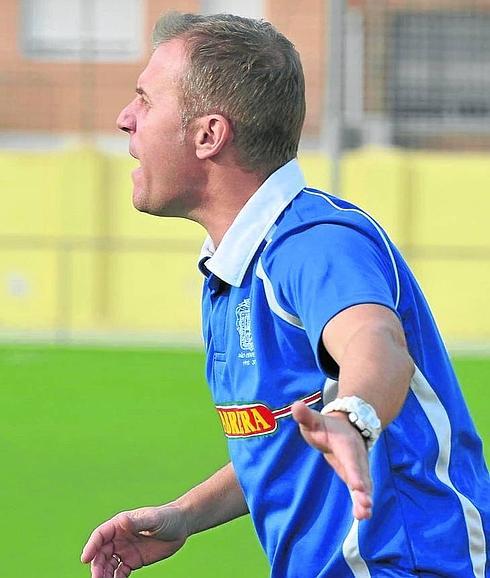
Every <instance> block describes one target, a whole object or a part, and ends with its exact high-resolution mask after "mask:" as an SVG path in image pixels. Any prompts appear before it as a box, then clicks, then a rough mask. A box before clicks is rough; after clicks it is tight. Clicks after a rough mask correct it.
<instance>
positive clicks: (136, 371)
mask: <svg viewBox="0 0 490 578" xmlns="http://www.w3.org/2000/svg"><path fill="white" fill-rule="evenodd" d="M456 369H457V371H458V374H459V376H460V379H461V381H462V383H463V386H464V391H465V395H466V398H467V400H468V403H469V405H470V407H471V410H472V413H473V415H474V418H475V420H476V422H477V424H478V427H479V429H480V432H481V434H482V436H483V438H484V439H485V440H487V442H490V420H489V418H488V415H489V414H490V398H489V396H488V395H485V394H486V392H487V388H486V386H488V384H489V383H490V359H470V358H461V359H457V360H456ZM0 409H1V416H2V417H1V421H0V450H1V459H2V463H1V472H2V475H1V483H0V502H1V519H2V523H1V529H0V543H1V544H2V561H1V571H0V574H1V578H79V577H80V578H81V577H84V576H85V577H87V576H88V575H89V571H88V569H87V568H86V567H83V566H82V565H81V564H80V563H79V561H78V560H79V555H80V550H81V548H82V545H83V543H84V541H85V539H86V538H87V536H88V534H89V533H90V531H91V529H92V528H93V527H94V526H95V525H97V524H98V523H100V522H102V521H103V520H104V519H106V518H108V517H110V516H111V515H113V514H114V513H115V512H117V511H120V510H125V509H130V508H134V507H138V506H143V505H150V504H160V503H163V502H165V501H168V500H171V499H172V498H174V497H176V496H177V495H179V494H181V493H183V492H184V491H185V490H186V489H188V488H189V487H190V486H192V485H193V484H195V483H197V482H199V481H201V480H202V479H204V478H205V477H207V476H208V475H209V474H211V473H212V472H213V471H215V470H216V469H217V468H219V467H220V466H221V465H222V464H224V463H225V461H226V449H225V442H224V439H223V436H222V434H221V432H220V426H219V423H218V418H217V417H216V415H215V412H214V410H213V406H212V403H211V400H210V396H209V393H208V391H207V388H206V386H205V383H204V377H203V355H202V354H201V353H199V352H192V351H174V350H163V351H162V350H157V349H150V350H145V349H131V350H129V349H117V348H106V349H92V348H76V347H73V348H68V347H66V348H61V347H37V346H22V347H21V346H2V347H0ZM488 455H489V454H488V447H487V457H488ZM137 575H139V576H142V577H144V576H146V577H147V578H151V577H152V576H154V577H157V576H162V577H163V576H169V577H172V578H191V577H197V576H199V578H207V577H209V578H225V577H226V578H229V576H230V575H232V576H233V578H245V577H246V578H249V576H258V577H266V576H267V575H268V572H267V563H266V561H265V558H264V555H263V554H262V551H261V550H260V548H259V546H258V544H257V542H256V539H255V535H254V531H253V529H252V527H251V524H250V522H249V520H248V518H242V519H241V520H238V521H235V522H233V523H231V524H229V525H228V526H226V527H222V528H217V529H215V530H211V531H209V532H205V533H204V534H202V535H199V536H195V537H193V538H192V539H191V540H190V541H189V543H188V544H187V545H186V547H185V548H184V549H183V550H182V551H181V552H180V553H179V554H177V555H176V556H175V557H174V558H173V559H171V560H168V561H166V562H163V563H160V564H157V565H155V566H153V567H149V568H146V569H143V570H141V571H140V572H139V573H138V574H137Z"/></svg>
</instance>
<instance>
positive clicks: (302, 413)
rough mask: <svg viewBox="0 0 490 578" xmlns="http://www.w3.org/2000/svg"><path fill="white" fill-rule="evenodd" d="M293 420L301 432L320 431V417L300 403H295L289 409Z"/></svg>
mask: <svg viewBox="0 0 490 578" xmlns="http://www.w3.org/2000/svg"><path fill="white" fill-rule="evenodd" d="M291 410H292V415H293V418H294V419H295V420H296V421H297V422H298V424H299V425H300V426H301V428H302V429H303V430H306V431H310V432H311V431H317V430H319V429H322V417H321V415H320V414H319V413H318V412H317V411H313V410H312V409H310V408H309V407H308V406H306V405H305V404H304V403H303V402H302V401H295V402H294V403H293V405H292V407H291Z"/></svg>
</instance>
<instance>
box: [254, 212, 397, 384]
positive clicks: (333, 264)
mask: <svg viewBox="0 0 490 578" xmlns="http://www.w3.org/2000/svg"><path fill="white" fill-rule="evenodd" d="M376 234H378V233H376ZM262 266H263V269H264V273H265V274H266V275H267V277H268V279H269V280H270V282H271V284H272V287H273V290H274V294H275V297H276V299H277V301H278V303H279V305H280V306H281V307H282V308H284V310H285V311H287V312H288V313H290V314H291V315H294V316H296V317H298V318H299V319H300V321H301V323H302V325H303V326H304V329H305V331H306V333H307V335H308V339H309V341H310V344H311V347H312V348H313V351H314V353H315V356H316V357H317V362H318V364H319V366H320V367H321V368H322V369H323V370H327V368H326V367H325V363H324V361H325V360H324V359H321V356H322V349H323V347H321V348H319V345H320V339H321V335H322V331H323V328H324V327H325V325H326V324H327V323H328V322H329V321H330V319H332V318H333V317H334V316H335V315H337V314H338V313H340V312H341V311H343V310H344V309H347V308H348V307H352V306H354V305H360V304H364V303H375V304H379V305H383V306H386V307H388V308H390V309H392V310H393V311H394V312H395V313H396V305H395V302H396V281H395V271H394V266H393V261H392V259H391V258H390V254H389V252H388V248H387V247H386V245H385V243H384V241H383V239H382V237H381V236H379V243H377V242H376V241H375V240H374V239H373V237H372V236H369V235H367V234H365V233H364V232H362V231H361V230H359V228H354V227H349V226H346V225H339V224H328V223H325V224H320V225H315V226H313V227H311V228H309V229H306V230H303V231H301V232H298V233H295V234H292V235H285V236H283V237H282V238H281V239H279V240H278V242H277V243H272V244H271V247H270V250H266V251H264V254H263V257H262ZM327 373H329V372H328V371H327Z"/></svg>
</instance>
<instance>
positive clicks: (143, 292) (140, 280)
mask: <svg viewBox="0 0 490 578" xmlns="http://www.w3.org/2000/svg"><path fill="white" fill-rule="evenodd" d="M113 257H114V258H113V278H112V291H111V293H112V301H111V319H112V321H113V324H114V326H115V327H117V328H120V329H124V330H138V331H141V330H151V331H171V332H176V333H188V332H191V333H192V332H195V333H197V332H198V331H199V328H200V321H201V310H200V299H201V290H202V282H203V279H202V275H201V273H200V272H199V271H198V269H197V259H198V253H195V254H193V253H183V252H177V251H170V250H169V251H163V250H162V252H160V253H154V252H152V253H146V254H145V253H137V252H134V253H117V254H114V256H113Z"/></svg>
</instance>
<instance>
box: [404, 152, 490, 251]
mask: <svg viewBox="0 0 490 578" xmlns="http://www.w3.org/2000/svg"><path fill="white" fill-rule="evenodd" d="M412 168H413V178H412V190H411V191H409V194H412V196H413V201H412V203H413V205H412V206H413V212H414V216H415V218H414V219H413V223H412V225H413V229H412V240H413V242H416V243H417V244H421V245H437V246H445V245H446V246H463V247H468V246H472V245H487V246H488V245H489V243H490V162H489V158H488V156H478V155H465V154H459V155H456V154H445V155H442V154H424V155H422V154H420V153H419V154H417V155H416V157H415V160H414V163H413V167H412Z"/></svg>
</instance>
